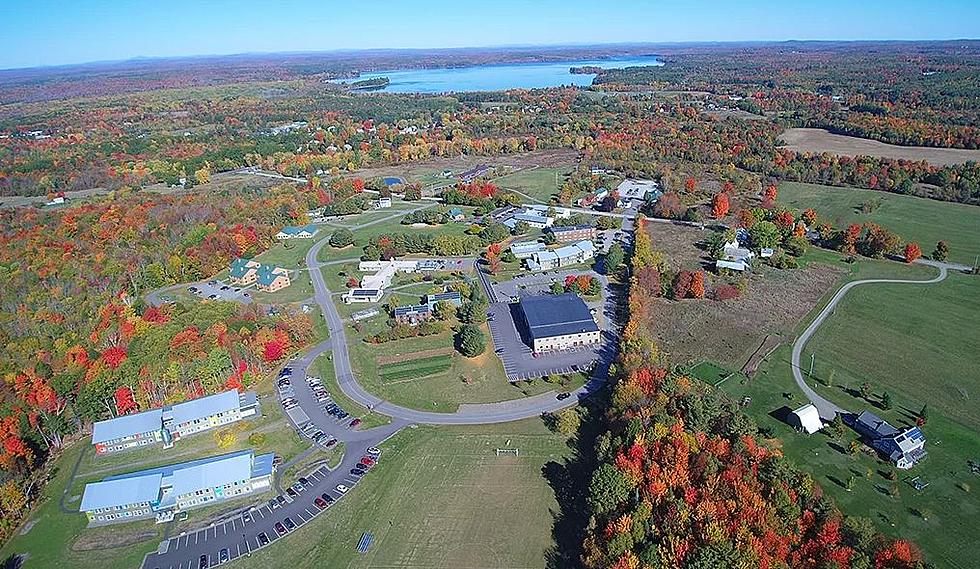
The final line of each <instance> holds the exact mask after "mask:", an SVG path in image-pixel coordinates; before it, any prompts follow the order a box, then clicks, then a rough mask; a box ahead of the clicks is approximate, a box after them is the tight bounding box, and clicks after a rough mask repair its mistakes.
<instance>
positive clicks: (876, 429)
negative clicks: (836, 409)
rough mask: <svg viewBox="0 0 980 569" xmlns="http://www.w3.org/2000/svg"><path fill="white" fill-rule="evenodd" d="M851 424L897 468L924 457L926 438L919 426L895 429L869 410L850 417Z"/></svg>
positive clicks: (913, 463)
mask: <svg viewBox="0 0 980 569" xmlns="http://www.w3.org/2000/svg"><path fill="white" fill-rule="evenodd" d="M850 423H851V426H852V427H853V428H854V430H855V431H857V432H858V433H859V434H860V435H861V436H862V437H863V438H864V439H865V440H866V441H867V442H868V443H869V444H870V445H871V447H872V448H874V449H875V450H877V451H878V452H879V453H880V454H881V455H882V456H884V457H886V458H888V460H890V461H892V462H893V463H895V466H896V467H897V468H900V469H902V470H908V469H910V468H912V467H913V466H915V465H916V463H918V462H919V461H920V460H922V459H924V458H925V457H926V455H927V454H928V453H927V452H926V450H925V444H926V438H925V435H923V434H922V431H921V430H920V429H919V427H907V428H905V429H901V430H899V429H896V428H895V427H893V426H891V425H890V424H888V422H887V421H885V420H884V419H882V418H881V417H879V416H877V415H875V414H874V413H872V412H870V411H862V412H861V414H860V415H858V416H857V417H854V416H853V415H852V416H851V418H850Z"/></svg>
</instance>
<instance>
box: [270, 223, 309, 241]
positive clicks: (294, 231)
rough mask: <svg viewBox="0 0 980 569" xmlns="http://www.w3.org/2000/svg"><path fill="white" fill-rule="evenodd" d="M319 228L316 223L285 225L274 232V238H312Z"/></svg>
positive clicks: (281, 239)
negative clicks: (277, 231)
mask: <svg viewBox="0 0 980 569" xmlns="http://www.w3.org/2000/svg"><path fill="white" fill-rule="evenodd" d="M318 230H319V228H318V227H317V226H316V225H312V224H310V225H299V226H293V225H287V226H286V227H283V228H282V230H281V231H280V232H279V233H276V239H278V240H279V241H286V240H287V239H313V237H314V236H315V235H316V232H317V231H318Z"/></svg>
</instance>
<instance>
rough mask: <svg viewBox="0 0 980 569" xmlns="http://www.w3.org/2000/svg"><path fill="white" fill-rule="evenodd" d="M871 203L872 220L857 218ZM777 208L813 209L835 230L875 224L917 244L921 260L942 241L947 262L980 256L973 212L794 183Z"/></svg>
mask: <svg viewBox="0 0 980 569" xmlns="http://www.w3.org/2000/svg"><path fill="white" fill-rule="evenodd" d="M872 200H877V201H880V202H881V205H880V206H879V207H878V208H877V209H875V210H874V211H873V212H872V213H870V214H864V213H861V204H863V203H865V202H869V201H872ZM779 203H780V204H781V205H784V206H787V207H789V208H791V209H794V210H798V211H801V210H803V209H806V208H808V207H812V208H813V209H815V210H816V211H817V214H818V215H819V216H820V217H821V218H822V219H826V220H828V221H830V222H832V223H833V224H834V225H835V226H837V227H840V226H843V225H846V224H849V223H864V222H866V221H873V222H875V223H877V224H879V225H881V226H883V227H887V228H888V229H890V230H892V231H894V232H896V233H898V234H899V235H901V236H902V238H903V239H905V240H907V241H917V242H918V243H919V245H920V246H921V247H922V252H923V253H924V254H925V255H929V254H930V253H932V250H933V249H934V248H935V246H936V242H938V241H939V240H940V239H945V240H947V241H948V242H949V246H950V260H951V261H954V262H958V263H965V264H968V265H972V264H973V263H974V261H975V260H976V257H977V255H980V239H978V238H977V237H978V229H980V207H977V206H972V205H965V204H959V203H952V202H941V201H936V200H930V199H924V198H917V197H912V196H905V195H901V194H892V193H888V192H880V191H876V190H862V189H857V188H838V187H832V186H821V185H817V184H801V183H797V182H783V183H782V184H780V186H779Z"/></svg>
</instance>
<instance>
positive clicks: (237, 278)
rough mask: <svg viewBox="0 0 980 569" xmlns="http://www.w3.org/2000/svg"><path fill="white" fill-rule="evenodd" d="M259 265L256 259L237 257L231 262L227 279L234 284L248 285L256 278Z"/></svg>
mask: <svg viewBox="0 0 980 569" xmlns="http://www.w3.org/2000/svg"><path fill="white" fill-rule="evenodd" d="M260 266H261V263H259V262H258V261H253V260H251V259H242V258H241V257H239V258H237V259H235V260H234V261H232V262H231V268H230V270H229V273H228V280H230V281H231V283H232V284H235V285H239V286H248V285H250V284H252V283H254V282H255V280H256V279H258V277H259V267H260Z"/></svg>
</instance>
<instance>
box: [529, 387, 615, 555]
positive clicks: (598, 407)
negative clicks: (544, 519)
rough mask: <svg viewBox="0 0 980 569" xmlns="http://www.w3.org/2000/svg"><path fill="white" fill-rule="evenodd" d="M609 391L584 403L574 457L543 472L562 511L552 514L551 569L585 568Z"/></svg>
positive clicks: (573, 442)
mask: <svg viewBox="0 0 980 569" xmlns="http://www.w3.org/2000/svg"><path fill="white" fill-rule="evenodd" d="M604 401H605V391H601V392H599V393H594V394H593V395H592V396H591V397H589V398H587V399H585V400H583V401H582V402H581V403H580V405H582V406H583V407H585V412H584V413H583V418H582V424H581V425H580V426H579V430H578V436H577V437H575V438H574V439H572V440H570V441H569V447H571V449H572V451H573V452H572V454H571V456H569V457H568V458H567V459H565V461H564V463H559V462H555V461H550V462H548V463H546V464H545V465H544V466H543V467H542V468H541V473H542V475H543V476H544V477H545V479H546V480H547V481H548V484H549V485H550V486H551V489H552V490H553V491H554V493H555V501H557V502H558V510H557V511H554V510H553V511H552V512H551V514H552V517H553V518H554V523H553V525H552V536H553V537H554V540H555V545H554V546H553V547H552V548H551V549H549V550H548V551H547V552H546V553H545V563H546V564H545V567H546V568H547V569H567V568H572V569H574V568H579V567H582V562H581V557H582V540H583V539H584V538H585V532H586V529H587V526H588V523H589V507H588V502H587V500H586V499H587V497H588V495H589V482H590V481H591V479H592V471H593V470H594V469H595V466H596V459H595V452H594V449H595V441H596V439H597V438H598V437H599V435H600V434H602V432H603V430H604V429H605V426H606V425H605V420H604V418H603V412H602V409H604V408H605V404H604Z"/></svg>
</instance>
